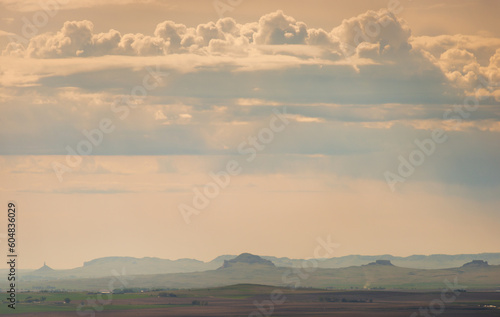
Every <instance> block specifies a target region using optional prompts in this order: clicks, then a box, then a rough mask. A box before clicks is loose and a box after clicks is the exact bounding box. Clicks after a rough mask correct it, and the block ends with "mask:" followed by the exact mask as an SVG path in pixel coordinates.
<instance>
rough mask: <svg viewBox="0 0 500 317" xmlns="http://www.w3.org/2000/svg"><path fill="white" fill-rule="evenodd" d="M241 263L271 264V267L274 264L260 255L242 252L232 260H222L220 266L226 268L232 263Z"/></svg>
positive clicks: (232, 264)
mask: <svg viewBox="0 0 500 317" xmlns="http://www.w3.org/2000/svg"><path fill="white" fill-rule="evenodd" d="M241 263H243V264H259V265H267V266H273V267H274V266H275V265H274V264H273V262H271V261H269V260H265V259H263V258H261V257H260V256H257V255H253V254H250V253H242V254H240V255H238V256H237V257H236V258H234V259H232V260H224V264H223V265H222V267H221V268H228V267H232V266H234V265H238V264H241Z"/></svg>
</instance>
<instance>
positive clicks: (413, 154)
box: [0, 0, 500, 268]
mask: <svg viewBox="0 0 500 317" xmlns="http://www.w3.org/2000/svg"><path fill="white" fill-rule="evenodd" d="M41 3H45V4H46V5H45V8H43V7H41ZM63 3H64V4H63ZM102 3H103V1H95V0H87V1H68V0H64V1H63V0H59V1H58V0H51V1H42V2H39V1H37V0H24V1H18V0H0V12H1V13H0V52H1V56H0V105H1V113H0V155H1V156H0V179H1V183H0V197H1V200H2V201H3V203H4V209H5V210H6V209H7V208H6V207H5V206H6V202H7V201H9V200H15V201H16V202H17V203H18V206H19V228H18V243H19V254H20V263H21V264H20V267H21V268H37V267H40V266H41V265H43V262H44V261H47V264H49V265H50V266H52V267H54V268H70V267H76V266H80V265H82V264H83V262H84V261H88V260H91V259H94V258H98V257H104V256H134V257H144V256H152V257H161V258H169V259H177V258H183V257H189V258H196V259H200V260H211V259H213V258H214V257H216V256H218V255H222V254H239V253H242V252H251V253H255V254H259V255H274V256H287V257H293V258H307V257H312V256H313V252H314V248H315V246H316V243H317V242H316V239H317V238H318V237H326V236H328V235H330V236H331V238H332V240H334V241H335V242H337V243H339V244H340V247H339V248H338V250H337V253H336V255H338V256H341V255H348V254H393V255H401V256H407V255H411V254H433V253H446V254H456V253H480V252H500V250H499V249H498V245H499V242H500V233H499V230H498V226H499V224H500V214H499V212H498V208H499V207H500V168H499V162H500V149H499V145H500V142H499V141H500V139H499V137H500V110H499V106H500V22H498V21H499V20H498V12H499V9H500V8H499V6H500V3H499V2H498V1H467V0H463V1H451V0H450V1H435V0H433V1H430V0H429V1H425V0H422V1H388V0H387V1H368V0H366V1H364V0H363V1H352V0H350V1H347V0H346V1H326V0H315V1H290V0H286V1H285V0H274V1H273V0H262V1H260V0H242V1H229V2H227V1H226V0H221V1H220V2H219V5H220V6H219V7H218V8H215V7H214V5H213V3H214V1H212V0H206V1H205V0H183V1H180V0H163V1H162V0H149V1H146V0H144V1H140V0H128V1H126V0H125V1H120V0H113V1H106V2H105V3H106V5H102ZM228 3H232V5H230V4H228ZM223 11H224V12H223ZM276 112H279V113H283V114H281V115H279V116H277V115H276ZM96 129H100V130H101V132H95V131H97V130H96ZM272 129H274V130H272ZM102 131H104V132H102ZM273 131H274V132H273ZM270 133H271V134H270ZM89 135H90V136H89ZM100 135H102V137H101V136H100ZM254 136H255V137H256V138H257V141H256V142H257V143H258V144H256V143H253V142H254V141H252V138H253V137H254ZM259 137H260V138H259ZM433 137H434V139H433ZM249 138H250V139H249ZM262 140H264V141H262ZM431 140H432V141H431ZM91 141H93V143H92V142H91ZM419 144H420V145H419ZM422 144H423V145H422ZM89 146H90V147H89ZM71 151H75V152H78V151H80V152H81V153H83V154H86V153H90V155H84V156H82V157H80V156H79V155H68V153H69V154H72V153H71ZM253 152H255V153H256V154H257V155H256V156H255V158H254V157H253V155H252V153H253ZM424 152H427V154H425V153H424ZM401 160H403V161H404V162H409V163H403V165H404V164H406V165H407V166H405V167H402V166H401V164H402V163H401ZM231 162H233V163H234V162H236V163H237V164H238V167H239V168H240V170H239V171H240V173H238V175H234V176H231V177H230V183H229V185H228V186H227V187H225V188H222V189H221V188H219V192H220V193H219V194H218V195H214V196H216V197H214V198H212V199H208V200H209V205H208V207H206V208H204V209H203V210H198V211H199V214H198V215H192V216H191V217H189V220H190V223H189V224H188V223H186V222H185V218H186V217H183V215H182V214H181V212H180V210H179V205H182V204H184V205H187V206H191V207H189V208H193V209H189V210H195V209H196V208H195V207H196V206H194V207H193V197H194V196H195V195H196V193H197V191H201V192H203V191H204V190H207V189H206V188H205V185H206V184H207V183H211V182H213V177H212V176H211V173H219V172H220V171H223V170H226V167H227V164H228V163H229V164H233V163H231ZM412 162H416V163H415V164H414V163H412ZM408 165H409V166H408ZM398 169H399V171H398ZM408 169H410V171H408ZM413 169H414V170H413ZM387 179H389V182H388V181H387ZM403 180H404V182H403ZM391 181H392V183H391ZM209 189H210V188H209ZM209 189H208V190H209ZM212 189H213V187H212ZM184 210H186V209H185V208H184ZM198 211H197V212H198ZM2 214H4V216H2V217H0V226H1V227H0V239H1V240H2V241H1V249H3V250H6V248H7V246H6V239H5V230H6V221H7V219H6V218H7V217H6V215H5V212H4V213H2ZM2 233H3V235H2ZM2 263H3V262H2ZM0 267H4V266H3V264H2V265H0Z"/></svg>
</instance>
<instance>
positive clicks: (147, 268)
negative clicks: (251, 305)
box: [19, 253, 500, 281]
mask: <svg viewBox="0 0 500 317" xmlns="http://www.w3.org/2000/svg"><path fill="white" fill-rule="evenodd" d="M243 255H244V254H242V255H240V257H241V256H243ZM245 257H248V255H244V256H243V259H244V258H245ZM236 258H237V256H235V255H221V256H218V257H217V258H215V259H213V260H212V261H210V262H203V261H199V260H194V259H178V260H166V259H160V258H153V257H145V258H134V257H105V258H99V259H94V260H91V261H88V262H85V263H84V264H83V266H81V267H77V268H74V269H68V270H52V269H51V268H50V267H49V268H48V269H47V268H44V267H42V268H40V269H38V270H35V271H23V272H20V273H19V276H20V277H21V279H22V280H23V281H31V280H53V279H69V278H74V279H78V278H98V277H104V276H113V272H116V271H118V272H119V273H120V274H123V273H124V272H125V274H128V275H141V274H168V273H188V272H202V271H208V270H215V269H217V268H220V267H221V266H224V265H226V266H228V265H231V263H234V262H231V261H232V260H235V259H236ZM258 258H259V259H260V260H259V261H267V262H265V263H267V264H273V265H274V266H276V267H285V268H286V267H300V266H301V265H302V263H303V261H304V260H303V259H289V258H277V257H271V256H261V257H258ZM241 259H242V258H240V259H238V260H237V262H240V260H241ZM249 259H250V258H249ZM249 259H247V260H248V261H251V260H249ZM247 260H245V261H247ZM474 260H477V261H479V260H480V261H487V263H489V264H491V265H500V253H483V254H460V255H443V254H435V255H412V256H409V257H396V256H392V255H377V256H375V255H373V256H363V255H349V256H343V257H336V258H330V259H322V260H321V261H318V266H319V267H320V268H345V267H350V266H362V265H366V264H369V263H377V261H390V263H392V264H393V265H395V266H398V267H404V268H412V269H445V268H453V267H455V268H458V267H461V266H462V265H464V264H465V263H469V262H472V261H474ZM248 261H247V263H248ZM269 262H271V263H269ZM226 263H227V264H226ZM265 263H264V262H262V263H261V264H265Z"/></svg>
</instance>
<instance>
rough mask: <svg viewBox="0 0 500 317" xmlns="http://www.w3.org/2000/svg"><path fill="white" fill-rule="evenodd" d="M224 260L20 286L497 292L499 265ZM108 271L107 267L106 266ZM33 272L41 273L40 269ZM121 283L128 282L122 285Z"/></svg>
mask: <svg viewBox="0 0 500 317" xmlns="http://www.w3.org/2000/svg"><path fill="white" fill-rule="evenodd" d="M140 260H143V259H140ZM140 260H139V259H136V263H134V265H140V263H146V262H144V261H140ZM103 261H104V262H103ZM130 261H132V262H130ZM149 261H151V259H149ZM153 261H160V262H161V261H164V260H159V259H156V260H153ZM222 261H223V262H222V263H220V261H219V263H220V264H221V265H220V266H219V267H218V268H216V269H211V270H207V271H203V272H191V273H169V274H144V273H146V272H145V271H142V272H140V273H139V274H137V275H135V274H131V273H130V272H126V271H120V269H115V271H114V273H113V275H114V276H107V277H100V278H68V277H63V276H61V275H59V276H57V277H56V275H52V274H54V272H53V271H51V270H50V269H49V268H47V267H43V268H42V269H43V272H44V273H46V274H48V275H50V276H51V277H50V278H49V277H47V278H45V279H42V278H41V277H40V278H39V279H33V280H31V281H29V280H27V279H25V280H24V281H23V282H22V283H21V285H22V287H23V288H24V289H32V290H33V289H35V290H42V289H47V290H69V291H100V290H103V289H106V287H108V288H109V285H113V289H112V290H109V291H113V290H115V291H116V290H120V289H124V288H129V289H130V288H135V289H145V290H151V289H189V288H210V287H218V286H227V285H233V284H242V283H243V284H264V285H272V286H279V287H291V288H297V287H312V288H331V289H348V288H356V289H442V288H445V287H454V288H456V289H499V288H500V265H489V264H488V262H487V261H483V260H477V259H474V260H472V261H471V262H468V263H463V265H461V266H460V267H456V268H447V269H414V268H403V267H399V266H396V265H394V264H393V263H392V262H391V261H390V260H384V259H382V260H381V259H377V260H375V261H374V262H370V263H366V264H364V265H360V266H350V267H346V268H319V267H316V266H315V265H313V264H312V263H314V262H307V263H309V265H306V266H302V267H295V268H290V267H280V266H276V265H275V264H274V263H273V262H271V261H270V260H267V259H264V258H262V257H259V256H256V255H252V254H249V253H244V254H241V255H239V256H237V257H235V258H234V259H230V260H222ZM92 262H93V261H92ZM111 262H113V263H114V264H117V263H125V262H126V263H133V262H134V260H130V258H127V261H125V262H123V261H118V260H117V258H114V261H111ZM96 263H101V265H103V264H104V263H107V264H109V261H105V260H102V259H99V261H97V262H93V264H86V265H85V266H84V267H89V266H90V267H92V266H94V265H97V264H96ZM165 263H168V262H165ZM212 265H213V264H212ZM106 267H107V268H109V266H106ZM131 267H134V266H131ZM37 272H38V273H37ZM56 272H57V271H56ZM32 273H37V274H41V270H37V271H35V272H32ZM119 281H126V283H123V282H119ZM449 285H454V286H449Z"/></svg>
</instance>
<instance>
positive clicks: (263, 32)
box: [253, 10, 308, 45]
mask: <svg viewBox="0 0 500 317" xmlns="http://www.w3.org/2000/svg"><path fill="white" fill-rule="evenodd" d="M307 36H308V34H307V26H306V24H305V23H303V22H297V21H296V20H295V19H294V18H292V17H290V16H287V15H285V14H284V13H283V11H281V10H279V11H276V12H274V13H270V14H267V15H264V16H263V17H261V18H260V20H259V28H258V31H257V32H256V33H255V34H254V35H253V40H254V42H255V43H256V44H264V45H276V44H305V42H306V38H307Z"/></svg>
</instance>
